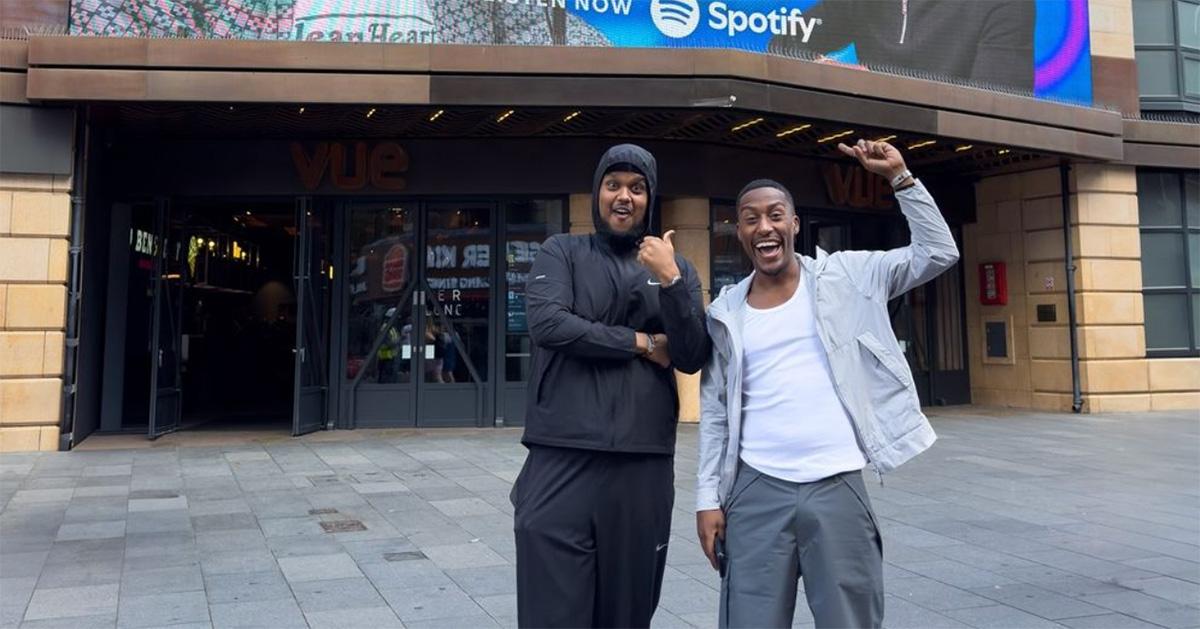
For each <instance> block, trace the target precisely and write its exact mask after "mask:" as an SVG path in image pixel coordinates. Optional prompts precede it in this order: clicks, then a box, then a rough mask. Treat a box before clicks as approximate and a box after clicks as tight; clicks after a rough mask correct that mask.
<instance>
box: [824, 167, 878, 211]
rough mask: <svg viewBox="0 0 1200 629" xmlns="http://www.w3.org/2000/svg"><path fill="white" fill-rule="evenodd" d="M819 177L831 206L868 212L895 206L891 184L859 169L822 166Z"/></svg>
mask: <svg viewBox="0 0 1200 629" xmlns="http://www.w3.org/2000/svg"><path fill="white" fill-rule="evenodd" d="M821 175H822V177H823V178H824V180H825V192H826V193H827V194H828V195H829V202H830V203H832V204H833V205H836V206H842V207H852V208H857V209H871V210H890V209H892V208H894V207H895V199H894V198H893V197H892V186H891V184H890V183H888V182H887V181H886V180H885V179H884V178H883V177H880V176H878V175H875V174H873V173H869V172H867V171H866V170H865V169H863V168H862V167H861V166H842V165H839V164H825V165H823V166H821Z"/></svg>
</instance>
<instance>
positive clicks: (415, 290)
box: [342, 203, 422, 428]
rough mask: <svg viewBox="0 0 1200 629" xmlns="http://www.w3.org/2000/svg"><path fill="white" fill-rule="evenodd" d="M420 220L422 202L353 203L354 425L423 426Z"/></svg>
mask: <svg viewBox="0 0 1200 629" xmlns="http://www.w3.org/2000/svg"><path fill="white" fill-rule="evenodd" d="M419 218H420V212H419V206H418V204H416V203H371V204H354V205H352V206H350V207H349V219H348V220H349V225H350V226H349V229H348V233H347V239H348V242H347V246H348V250H347V251H348V253H347V257H348V260H346V264H345V265H344V268H346V269H347V270H346V273H347V278H346V281H345V284H346V286H347V288H348V292H349V299H348V305H347V308H348V310H347V315H346V321H347V326H346V331H345V334H346V338H345V340H344V345H345V348H346V362H345V373H344V374H343V380H342V381H343V383H344V384H343V387H344V389H345V396H344V398H343V399H345V400H346V404H347V405H348V406H347V413H348V414H347V417H349V418H350V422H351V426H352V427H358V428H368V427H403V426H415V425H416V402H417V396H416V385H417V381H418V380H419V379H418V378H416V377H414V374H419V373H420V371H419V369H420V366H419V365H418V364H417V354H416V353H415V352H414V351H413V349H414V347H416V339H415V338H414V330H419V329H421V328H420V325H421V322H420V321H419V319H420V317H419V313H418V312H417V305H418V301H419V298H420V296H421V294H422V292H421V290H420V289H419V287H418V270H419V267H420V259H419V257H418V252H420V251H421V249H420V248H418V242H417V237H418V234H419V231H418V222H419Z"/></svg>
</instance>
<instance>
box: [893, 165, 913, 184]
mask: <svg viewBox="0 0 1200 629" xmlns="http://www.w3.org/2000/svg"><path fill="white" fill-rule="evenodd" d="M912 176H913V174H912V171H910V170H909V169H907V168H905V169H904V172H901V173H900V174H899V175H896V176H895V177H892V188H895V187H896V186H898V185H900V184H902V183H904V180H905V179H908V178H909V177H912Z"/></svg>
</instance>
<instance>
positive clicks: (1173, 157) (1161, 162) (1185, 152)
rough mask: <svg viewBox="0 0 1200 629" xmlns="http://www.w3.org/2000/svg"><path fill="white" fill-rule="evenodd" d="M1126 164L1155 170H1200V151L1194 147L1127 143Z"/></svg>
mask: <svg viewBox="0 0 1200 629" xmlns="http://www.w3.org/2000/svg"><path fill="white" fill-rule="evenodd" d="M1124 163H1125V164H1128V165H1130V166H1152V167H1155V168H1186V169H1189V170H1197V169H1200V149H1197V148H1196V147H1194V146H1170V145H1166V144H1141V143H1138V142H1126V143H1125V160H1124Z"/></svg>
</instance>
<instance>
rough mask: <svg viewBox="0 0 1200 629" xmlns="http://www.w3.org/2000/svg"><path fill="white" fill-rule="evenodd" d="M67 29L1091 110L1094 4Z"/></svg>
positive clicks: (376, 6)
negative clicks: (942, 84) (637, 58)
mask: <svg viewBox="0 0 1200 629" xmlns="http://www.w3.org/2000/svg"><path fill="white" fill-rule="evenodd" d="M70 30H71V32H72V33H73V34H80V35H107V36H156V37H164V36H168V37H203V38H231V39H273V40H286V41H329V42H362V43H393V44H405V43H408V44H414V43H417V44H419V43H447V44H504V45H527V46H551V45H559V46H614V47H638V48H724V49H736V50H744V51H750V52H760V53H773V54H781V55H788V56H796V57H802V58H806V59H813V60H817V61H824V62H831V63H841V64H847V65H851V66H856V67H861V68H863V69H866V70H884V71H892V72H897V73H902V74H908V75H912V76H917V77H921V78H928V79H932V80H942V81H953V82H962V83H965V84H969V85H975V86H980V87H995V88H999V89H1006V90H1014V91H1018V92H1021V93H1028V94H1032V95H1034V96H1037V97H1039V98H1047V99H1054V100H1062V101H1069V102H1074V103H1083V104H1090V103H1091V102H1092V76H1091V58H1090V53H1089V49H1090V42H1089V28H1088V4H1087V0H392V1H385V0H79V1H76V2H72V4H71V24H70Z"/></svg>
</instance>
